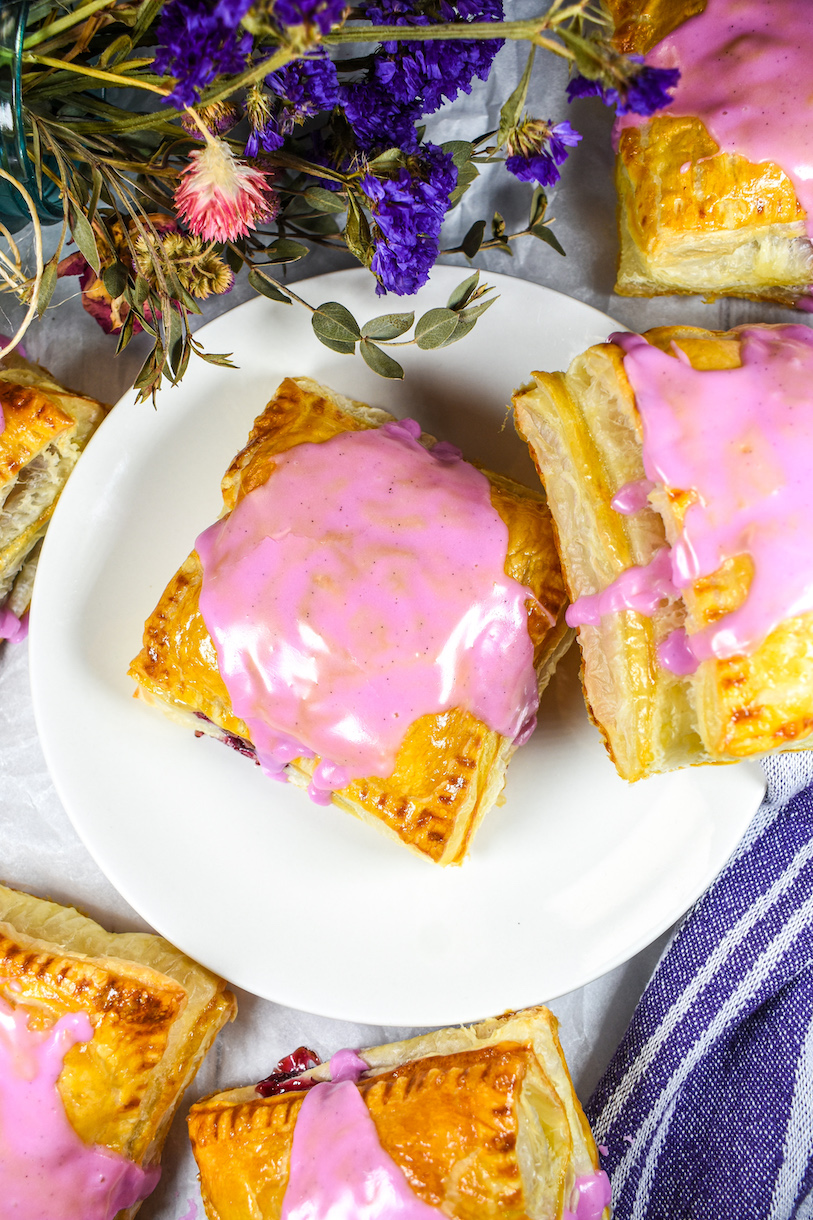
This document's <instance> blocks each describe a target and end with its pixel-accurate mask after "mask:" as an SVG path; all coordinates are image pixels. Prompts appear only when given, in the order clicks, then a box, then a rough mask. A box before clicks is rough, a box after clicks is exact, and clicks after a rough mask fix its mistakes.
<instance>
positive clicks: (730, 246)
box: [604, 0, 813, 308]
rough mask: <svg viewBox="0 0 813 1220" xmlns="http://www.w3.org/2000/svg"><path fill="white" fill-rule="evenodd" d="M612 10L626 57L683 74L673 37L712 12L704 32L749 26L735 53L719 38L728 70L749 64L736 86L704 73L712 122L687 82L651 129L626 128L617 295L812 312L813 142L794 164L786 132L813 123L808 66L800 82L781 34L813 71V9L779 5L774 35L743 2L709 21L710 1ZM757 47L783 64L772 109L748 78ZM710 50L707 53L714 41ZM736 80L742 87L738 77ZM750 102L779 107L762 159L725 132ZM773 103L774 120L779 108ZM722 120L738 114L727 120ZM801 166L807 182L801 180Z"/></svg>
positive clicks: (609, 3) (634, 123) (610, 3)
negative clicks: (799, 306)
mask: <svg viewBox="0 0 813 1220" xmlns="http://www.w3.org/2000/svg"><path fill="white" fill-rule="evenodd" d="M604 2H605V7H606V8H607V9H608V10H609V12H610V15H611V17H612V18H613V19H614V21H615V27H616V34H615V42H616V45H617V46H618V48H619V49H620V50H623V51H625V52H633V53H638V54H647V53H649V52H653V48H657V50H654V53H653V56H651V57H650V58H654V62H655V64H656V66H661V67H667V66H668V67H672V66H678V67H681V66H683V68H684V75H685V71H686V61H685V59H684V60H683V61H682V62H676V61H675V60H674V56H675V54H676V52H675V51H674V50H673V47H672V42H671V41H667V42H665V43H662V40H663V39H666V38H667V36H668V35H671V34H672V33H673V31H675V30H676V29H678V27H682V26H683V23H685V22H686V21H687V20H688V19H689V18H692V17H696V16H698V14H704V16H703V17H702V18H701V17H698V26H697V29H698V30H699V28H700V25H699V23H700V21H701V20H702V21H705V20H706V19H707V17H708V18H711V17H712V16H713V18H714V20H715V21H717V20H719V21H722V20H723V18H726V17H727V15H729V10H730V15H731V17H732V18H734V19H736V20H737V22H739V23H740V24H738V26H737V30H736V31H735V33H736V35H737V38H736V41H735V40H734V39H733V38H729V42H730V43H731V45H730V46H727V45H726V35H725V32H724V28H723V27H722V26H721V27H720V30H719V31H718V32H717V34H714V35H713V36H714V37H715V38H716V39H717V43H719V45H720V47H721V52H720V53H721V59H720V60H719V63H720V64H728V65H733V64H738V65H739V66H738V67H736V68H732V67H728V68H726V73H727V75H726V78H725V82H723V72H722V71H721V70H717V69H715V67H714V63H712V62H711V61H710V66H709V65H706V67H704V69H703V76H704V79H707V80H708V83H709V89H710V93H709V101H708V106H709V110H708V111H707V113H706V114H705V116H704V118H705V121H702V120H701V118H700V117H697V115H696V114H694V113H692V112H687V106H691V105H692V104H693V103H694V104H695V106H696V108H699V107H697V104H696V102H695V101H694V99H695V98H696V96H697V82H689V81H688V78H687V84H686V93H685V94H682V93H681V87H682V86H681V85H678V91H677V94H676V96H675V100H674V102H673V104H672V106H671V107H670V108H667V109H666V110H661V111H659V112H657V113H656V114H655V115H654V116H653V117H652V118H650V119H649V120H647V121H639V120H638V119H637V117H636V116H628V117H627V118H625V119H623V120H622V121H621V122H620V123H619V124H618V126H619V128H620V130H619V131H618V132H617V134H618V145H617V159H616V186H617V191H618V200H619V209H618V223H619V238H620V257H619V267H618V279H617V283H616V292H618V293H620V294H622V295H624V296H655V295H657V294H659V293H703V294H705V295H706V297H707V298H709V299H712V300H713V299H714V298H715V297H717V296H739V297H747V298H751V299H753V300H770V301H777V302H779V303H781V304H786V305H793V304H795V303H798V302H799V301H800V300H801V301H802V302H803V305H804V307H805V308H808V307H809V304H808V303H809V302H810V300H811V298H810V292H811V285H813V243H811V237H813V220H812V219H811V216H810V215H808V210H809V208H810V204H809V202H808V203H807V209H808V210H806V207H805V203H804V200H803V198H802V197H801V196H800V192H802V193H804V192H806V191H807V189H808V188H807V186H806V182H807V180H808V178H809V176H810V174H809V170H806V169H805V165H806V164H807V165H809V163H810V150H809V142H808V148H807V151H806V152H805V151H804V150H803V149H802V150H800V152H799V155H798V156H797V155H795V154H794V155H791V154H790V153H789V151H788V147H787V146H788V142H789V140H790V138H791V137H790V135H789V132H788V130H787V129H788V128H789V125H790V124H792V123H793V122H795V121H797V115H801V113H802V112H804V111H805V110H806V111H807V116H808V117H807V118H806V120H804V118H802V119H801V121H806V122H807V123H808V125H809V123H810V119H811V117H813V109H812V108H811V100H810V96H809V91H808V92H807V93H805V92H804V82H805V80H806V78H807V76H808V72H807V67H806V66H803V68H802V70H801V72H800V73H796V71H795V69H794V67H789V66H788V62H787V56H788V46H786V45H785V44H784V43H782V41H781V37H780V36H781V35H782V34H784V35H785V36H786V37H787V39H788V45H790V46H791V47H792V48H796V44H797V42H800V43H801V44H802V45H801V47H799V48H798V50H797V51H796V53H798V54H803V55H804V54H806V56H807V62H808V63H809V57H810V54H811V52H812V51H813V22H811V21H810V16H809V9H808V13H807V15H805V12H804V10H805V8H806V7H807V6H806V5H805V4H804V3H803V2H802V0H787V7H788V11H787V12H785V11H784V10H783V8H782V6H781V5H779V6H773V7H772V8H771V9H770V13H769V14H768V16H769V17H770V20H771V21H772V22H773V23H774V25H773V31H774V34H773V35H771V36H768V35H766V34H765V32H764V31H763V29H762V27H761V26H760V25H759V22H761V21H764V20H765V9H764V6H761V5H760V4H758V3H752V4H750V6H749V5H747V4H746V5H744V6H743V5H742V4H740V5H739V8H738V7H737V6H736V5H735V4H733V2H732V0H723V3H721V2H720V0H716V6H715V8H714V14H712V12H711V9H709V10H708V14H705V13H704V10H706V7H707V6H706V3H705V0H604ZM722 9H725V11H724V12H722V11H721V10H722ZM760 9H761V10H762V12H761V13H760ZM791 9H793V12H791ZM751 14H753V15H754V18H755V20H756V22H757V25H756V27H755V30H754V32H753V33H752V34H751V36H750V40H749V41H748V40H747V39H746V38H745V37H743V35H742V27H743V26H747V24H748V21H749V20H750V19H751V18H750V15H751ZM799 14H801V16H800V15H799ZM784 27H787V28H784ZM683 33H684V31H683V29H682V28H680V29H678V35H682V34H683ZM658 44H662V45H660V46H659V45H658ZM715 45H717V44H716V43H715ZM756 46H759V47H760V50H761V53H762V54H764V55H766V56H768V55H771V54H773V55H774V56H775V59H776V63H775V73H774V76H775V80H776V83H777V87H776V89H775V90H773V91H772V94H773V96H772V95H768V96H767V101H766V94H765V93H760V94H757V93H756V92H755V89H756V84H754V85H753V86H752V84H751V78H750V77H749V75H748V73H749V71H750V68H749V58H750V57H752V56H753V55H754V48H755V47H756ZM805 46H806V48H807V49H806V52H805V51H804V47H805ZM709 49H711V48H709ZM701 50H702V52H705V50H706V45H705V40H703V45H702V47H701ZM686 53H688V52H686ZM667 59H668V63H667ZM714 62H715V63H716V62H718V61H714ZM769 66H770V65H769V60H768V59H767V58H766V59H765V61H764V63H763V65H762V66H761V67H760V68H759V71H760V72H761V73H762V74H763V75H766V74H767V73H768V69H769ZM737 71H739V72H740V73H741V79H738V78H737V77H736V76H735V75H733V74H734V73H735V72H737ZM789 78H792V79H791V81H790V82H789ZM797 78H798V79H797ZM755 80H756V78H755ZM730 81H734V86H733V87H732V88H731V90H730V96H729V92H726V93H725V94H724V92H723V91H725V90H728V89H729V82H730ZM793 81H796V83H797V84H798V87H799V89H800V91H801V92H800V94H799V98H798V102H791V103H790V104H789V103H788V101H787V99H786V98H783V97H780V96H779V87H780V82H789V84H790V87H793V86H792V82H793ZM737 91H738V93H739V96H738V93H737ZM712 94H713V98H712ZM743 96H744V97H747V98H748V102H749V105H750V107H751V111H753V110H754V108H755V107H762V106H763V105H767V106H768V107H769V109H768V110H766V111H765V112H764V114H765V121H766V123H767V124H768V125H769V126H770V129H771V131H772V132H773V133H774V134H775V138H774V139H773V140H771V139H766V138H764V137H763V136H760V141H761V142H760V144H759V149H760V151H759V154H758V155H757V153H756V149H757V144H756V143H754V144H748V146H747V147H746V146H743V142H742V139H743V138H742V137H737V138H735V139H727V138H724V136H723V135H722V134H721V133H722V132H723V128H722V127H721V126H720V124H721V123H729V122H732V121H733V120H732V119H731V115H733V114H734V112H735V108H736V107H738V106H739V105H740V101H739V98H740V97H743ZM684 98H685V100H683V99H684ZM772 104H773V105H775V112H772V111H770V106H771V105H772ZM714 106H716V107H717V110H716V111H715V110H714V109H713V107H714ZM720 112H721V113H722V115H723V116H728V117H725V118H722V119H721V118H720ZM709 115H710V116H711V117H709ZM715 115H716V116H717V117H716V118H715ZM747 118H748V122H749V123H751V124H752V125H753V124H755V123H756V122H757V121H758V117H757V119H756V120H755V118H754V115H753V114H752V113H750V112H749V113H748V115H747ZM715 122H716V123H717V125H718V126H717V128H716V131H715V132H712V131H711V130H709V127H710V126H714V124H715ZM780 137H781V141H780ZM800 138H801V137H800ZM718 141H719V142H718ZM735 144H736V145H738V146H737V147H735V146H734V145H735ZM797 169H798V174H799V176H798V177H797V178H794V173H795V172H796V171H797ZM794 183H796V185H794ZM804 197H805V198H807V196H806V195H805V196H804Z"/></svg>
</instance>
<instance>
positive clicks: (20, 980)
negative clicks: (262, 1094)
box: [0, 886, 236, 1220]
mask: <svg viewBox="0 0 813 1220" xmlns="http://www.w3.org/2000/svg"><path fill="white" fill-rule="evenodd" d="M235 1012H236V1006H235V1001H234V997H233V996H232V995H231V994H230V993H229V992H228V991H226V990H225V989H224V985H223V983H222V982H221V980H219V979H217V978H215V977H214V975H212V974H210V973H209V972H208V971H207V970H204V969H203V968H202V967H201V966H198V965H196V964H195V963H194V962H192V961H190V959H189V958H187V957H185V956H184V955H183V954H182V953H179V952H178V950H177V949H174V948H173V947H172V946H171V945H170V944H168V943H167V942H166V941H165V940H162V939H161V938H160V937H159V936H153V935H148V934H145V933H121V934H118V935H113V934H110V933H108V932H105V931H104V929H102V928H100V927H99V925H98V924H96V923H94V922H93V921H92V920H90V919H87V918H86V917H85V916H83V915H80V914H79V913H78V912H77V911H75V910H73V909H72V908H70V907H63V906H59V905H57V904H56V903H54V902H46V901H44V900H42V899H39V898H33V897H31V896H30V895H28V894H23V893H19V892H18V891H16V890H11V889H7V888H6V887H5V886H0V1199H1V1200H2V1206H0V1211H1V1212H2V1214H3V1215H4V1216H6V1215H11V1216H18V1215H19V1216H21V1217H23V1216H42V1217H46V1216H47V1217H48V1220H78V1218H79V1217H80V1216H81V1217H82V1220H114V1217H118V1220H130V1218H131V1217H132V1216H134V1215H135V1213H136V1211H137V1210H138V1207H139V1204H140V1202H141V1201H142V1200H143V1199H144V1198H145V1197H146V1196H147V1194H149V1193H150V1191H151V1190H152V1189H153V1188H154V1186H155V1184H156V1182H157V1180H158V1177H159V1169H158V1162H159V1158H160V1155H161V1149H162V1147H163V1143H164V1140H165V1138H166V1135H167V1132H168V1130H169V1125H170V1123H171V1121H172V1117H173V1114H174V1113H175V1110H176V1109H177V1107H178V1105H179V1103H180V1101H181V1098H182V1096H183V1093H184V1090H185V1089H186V1087H187V1085H189V1084H190V1083H191V1081H192V1079H193V1078H194V1076H195V1073H196V1072H197V1070H198V1068H199V1066H200V1064H201V1062H202V1061H203V1058H204V1057H205V1055H206V1053H207V1051H208V1050H209V1048H210V1046H211V1045H212V1042H213V1041H214V1039H215V1036H216V1035H217V1033H218V1031H219V1030H220V1029H221V1028H222V1027H223V1025H224V1024H225V1023H226V1022H227V1021H229V1020H231V1019H232V1018H233V1017H234V1015H235ZM7 1208H9V1209H10V1211H7V1210H6V1209H7Z"/></svg>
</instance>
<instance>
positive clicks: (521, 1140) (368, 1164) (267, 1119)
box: [189, 1008, 610, 1220]
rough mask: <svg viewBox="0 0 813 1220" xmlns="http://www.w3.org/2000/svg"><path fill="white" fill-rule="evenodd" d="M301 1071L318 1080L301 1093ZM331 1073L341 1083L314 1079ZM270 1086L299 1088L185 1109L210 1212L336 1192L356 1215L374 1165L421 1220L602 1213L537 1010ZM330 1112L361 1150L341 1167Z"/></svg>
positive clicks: (589, 1147)
mask: <svg viewBox="0 0 813 1220" xmlns="http://www.w3.org/2000/svg"><path fill="white" fill-rule="evenodd" d="M302 1050H303V1051H304V1048H302ZM292 1058H293V1057H292ZM348 1060H349V1061H350V1062H351V1064H352V1065H353V1066H354V1067H355V1070H354V1071H353V1070H350V1071H348V1070H346V1065H347V1063H348ZM285 1062H286V1061H283V1064H284V1063H285ZM360 1073H362V1074H360ZM307 1079H310V1080H315V1081H318V1082H321V1083H320V1084H318V1085H317V1087H316V1088H314V1089H305V1091H301V1090H302V1089H303V1083H304V1081H306V1080H307ZM337 1079H340V1080H341V1081H348V1080H349V1081H352V1083H350V1084H347V1083H345V1084H339V1085H336V1084H333V1085H331V1084H326V1083H325V1082H329V1081H331V1080H333V1081H336V1080H337ZM271 1080H272V1081H274V1080H275V1077H272V1078H271ZM276 1087H277V1088H279V1089H280V1090H285V1089H290V1090H293V1089H294V1088H296V1089H297V1090H298V1091H287V1092H286V1091H282V1092H280V1093H278V1094H277V1095H272V1096H260V1095H259V1093H258V1090H257V1089H253V1088H243V1089H232V1090H231V1091H229V1092H226V1093H219V1094H216V1095H214V1096H213V1097H209V1098H206V1099H205V1100H203V1101H201V1102H198V1103H197V1104H196V1105H194V1106H193V1107H192V1109H191V1110H190V1112H189V1134H190V1138H191V1140H192V1147H193V1150H194V1153H195V1158H196V1160H197V1163H198V1168H199V1170H200V1179H201V1192H202V1195H203V1202H204V1206H205V1209H206V1215H207V1217H208V1220H279V1218H280V1216H281V1215H282V1208H283V1200H284V1199H285V1197H286V1194H287V1195H288V1199H287V1203H286V1207H287V1208H288V1209H289V1211H288V1214H300V1213H299V1212H298V1211H294V1212H291V1211H290V1209H291V1207H292V1206H294V1205H295V1204H297V1203H299V1204H301V1205H302V1209H303V1210H302V1214H308V1215H314V1216H324V1215H326V1214H328V1208H327V1204H328V1203H329V1201H330V1198H331V1194H332V1192H333V1191H334V1190H335V1191H336V1192H338V1191H340V1190H345V1191H347V1192H351V1197H352V1192H354V1191H355V1192H358V1193H359V1194H363V1196H364V1197H365V1199H366V1200H367V1201H368V1204H369V1206H370V1210H369V1211H367V1210H365V1212H364V1214H365V1215H369V1216H371V1217H372V1216H377V1215H379V1212H378V1211H377V1210H376V1207H375V1204H376V1203H377V1202H378V1198H377V1195H376V1194H375V1192H374V1191H373V1192H370V1190H369V1181H368V1190H367V1192H365V1191H364V1184H365V1180H369V1179H370V1178H371V1177H372V1176H373V1175H374V1174H376V1173H377V1172H381V1173H382V1174H384V1175H385V1176H386V1179H387V1187H386V1188H387V1189H390V1190H393V1191H398V1190H400V1191H403V1192H404V1194H405V1198H406V1200H407V1201H408V1202H409V1201H411V1203H412V1206H413V1207H417V1208H418V1212H419V1214H420V1215H421V1216H424V1215H425V1217H426V1220H430V1218H431V1217H432V1216H436V1217H440V1216H445V1217H451V1218H453V1220H486V1218H488V1217H493V1218H494V1220H559V1218H560V1217H562V1216H563V1215H568V1216H571V1215H575V1214H577V1213H578V1216H579V1217H580V1220H600V1217H602V1216H603V1217H605V1218H606V1217H608V1216H609V1211H608V1210H607V1205H608V1204H609V1201H610V1196H609V1183H608V1181H607V1178H606V1175H605V1174H603V1173H602V1172H601V1171H600V1170H599V1167H598V1154H597V1152H596V1146H595V1143H594V1142H593V1137H592V1135H591V1133H590V1128H589V1127H588V1125H587V1121H586V1119H585V1117H584V1114H583V1113H582V1109H581V1106H580V1105H579V1102H578V1099H577V1098H576V1095H575V1093H574V1092H573V1085H572V1082H571V1080H570V1075H569V1073H568V1070H567V1065H566V1064H565V1060H564V1056H563V1054H562V1048H561V1046H560V1044H559V1039H558V1037H557V1022H556V1018H555V1017H554V1016H553V1015H552V1014H551V1013H550V1012H549V1011H548V1010H547V1009H545V1008H531V1009H526V1010H524V1011H522V1012H518V1013H509V1014H507V1015H506V1016H503V1017H498V1018H496V1019H494V1020H490V1021H484V1022H482V1023H481V1024H479V1025H475V1026H471V1027H469V1028H458V1029H441V1030H438V1031H437V1032H436V1033H431V1034H424V1035H422V1036H420V1037H417V1038H411V1039H409V1040H408V1041H406V1042H396V1043H392V1044H391V1045H389V1046H378V1047H372V1048H371V1049H369V1050H362V1051H360V1052H359V1055H358V1056H356V1055H355V1054H354V1053H353V1052H348V1051H344V1052H339V1054H338V1055H336V1056H334V1057H333V1059H332V1060H331V1061H330V1064H329V1065H324V1066H321V1067H317V1068H315V1069H313V1070H310V1071H308V1072H305V1073H304V1075H298V1076H294V1077H293V1079H292V1080H289V1081H287V1082H286V1081H285V1080H283V1081H282V1083H280V1084H279V1085H277V1086H276ZM258 1088H259V1089H263V1085H260V1086H258ZM320 1094H321V1096H320ZM342 1094H344V1096H343V1095H342ZM359 1095H360V1099H359ZM334 1114H335V1115H336V1116H337V1117H339V1118H344V1119H345V1120H346V1121H347V1123H348V1130H347V1135H346V1136H345V1138H346V1140H347V1146H349V1147H352V1148H354V1149H363V1151H362V1152H361V1153H359V1155H357V1156H354V1157H353V1158H352V1160H351V1161H350V1163H348V1159H344V1160H340V1159H339V1156H337V1155H336V1153H337V1152H339V1153H340V1149H337V1148H336V1144H335V1141H336V1140H339V1139H341V1136H340V1135H339V1134H338V1133H337V1134H336V1135H335V1137H334V1131H335V1126H334V1124H333V1121H332V1120H333V1116H334ZM367 1141H369V1143H368V1142H367ZM309 1156H312V1157H313V1163H314V1168H313V1171H312V1178H311V1177H309V1176H308V1174H307V1168H306V1166H307V1159H308V1157H309ZM379 1158H381V1160H383V1163H384V1165H385V1166H386V1170H380V1168H379V1167H380V1161H379ZM303 1167H305V1173H304V1174H303ZM311 1182H313V1193H312V1194H311V1193H310V1192H311ZM378 1189H379V1190H381V1189H382V1185H381V1184H380V1183H379V1187H378ZM317 1192H318V1193H317ZM416 1196H417V1200H418V1203H416V1199H415V1197H416ZM345 1197H347V1196H345ZM308 1204H310V1205H311V1207H315V1209H316V1210H315V1211H311V1210H310V1209H309V1207H308ZM319 1204H321V1205H322V1206H321V1207H320V1206H319ZM421 1205H423V1207H424V1208H425V1209H426V1210H425V1212H424V1211H423V1210H422V1207H421ZM342 1214H343V1215H344V1214H348V1215H349V1214H351V1213H350V1212H349V1211H343V1212H342ZM380 1214H381V1215H389V1214H392V1213H390V1212H388V1211H386V1210H384V1211H382V1212H381V1213H380ZM398 1214H399V1215H400V1214H402V1213H401V1212H400V1211H399V1213H398ZM404 1214H409V1215H410V1216H412V1215H414V1214H415V1213H414V1212H413V1211H409V1212H408V1213H404Z"/></svg>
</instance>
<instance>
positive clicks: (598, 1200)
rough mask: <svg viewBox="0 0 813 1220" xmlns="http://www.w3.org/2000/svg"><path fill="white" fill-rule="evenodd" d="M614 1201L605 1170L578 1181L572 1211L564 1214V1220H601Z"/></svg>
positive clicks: (571, 1201) (574, 1190) (574, 1191)
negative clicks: (603, 1213) (605, 1210)
mask: <svg viewBox="0 0 813 1220" xmlns="http://www.w3.org/2000/svg"><path fill="white" fill-rule="evenodd" d="M611 1201H612V1190H611V1188H610V1179H609V1178H608V1177H607V1175H606V1173H605V1172H604V1170H603V1169H598V1170H596V1172H595V1173H591V1174H587V1175H585V1176H584V1177H582V1178H577V1179H576V1185H575V1186H574V1187H573V1194H572V1196H571V1198H570V1211H567V1210H565V1211H563V1212H562V1220H601V1214H602V1212H603V1211H604V1208H605V1207H609V1206H610V1203H611Z"/></svg>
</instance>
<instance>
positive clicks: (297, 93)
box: [265, 50, 339, 123]
mask: <svg viewBox="0 0 813 1220" xmlns="http://www.w3.org/2000/svg"><path fill="white" fill-rule="evenodd" d="M265 83H266V84H267V85H268V87H269V89H271V90H272V91H273V92H274V93H276V95H277V97H280V98H282V99H283V101H285V102H286V103H287V104H288V107H289V108H290V110H291V112H292V114H291V116H290V118H291V122H292V123H293V121H298V120H301V119H304V118H308V117H309V116H310V115H313V114H318V113H319V112H320V111H321V110H332V109H333V107H334V106H335V105H336V103H337V102H338V100H339V81H338V77H337V76H336V65H335V64H334V63H333V61H332V60H331V59H328V57H327V55H326V54H325V52H324V51H323V50H319V51H318V52H317V53H316V54H315V55H314V56H312V57H311V56H309V57H308V58H307V59H295V60H294V61H293V63H290V64H288V65H286V67H284V68H280V69H279V71H278V72H272V73H271V75H270V76H267V77H266V78H265Z"/></svg>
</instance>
